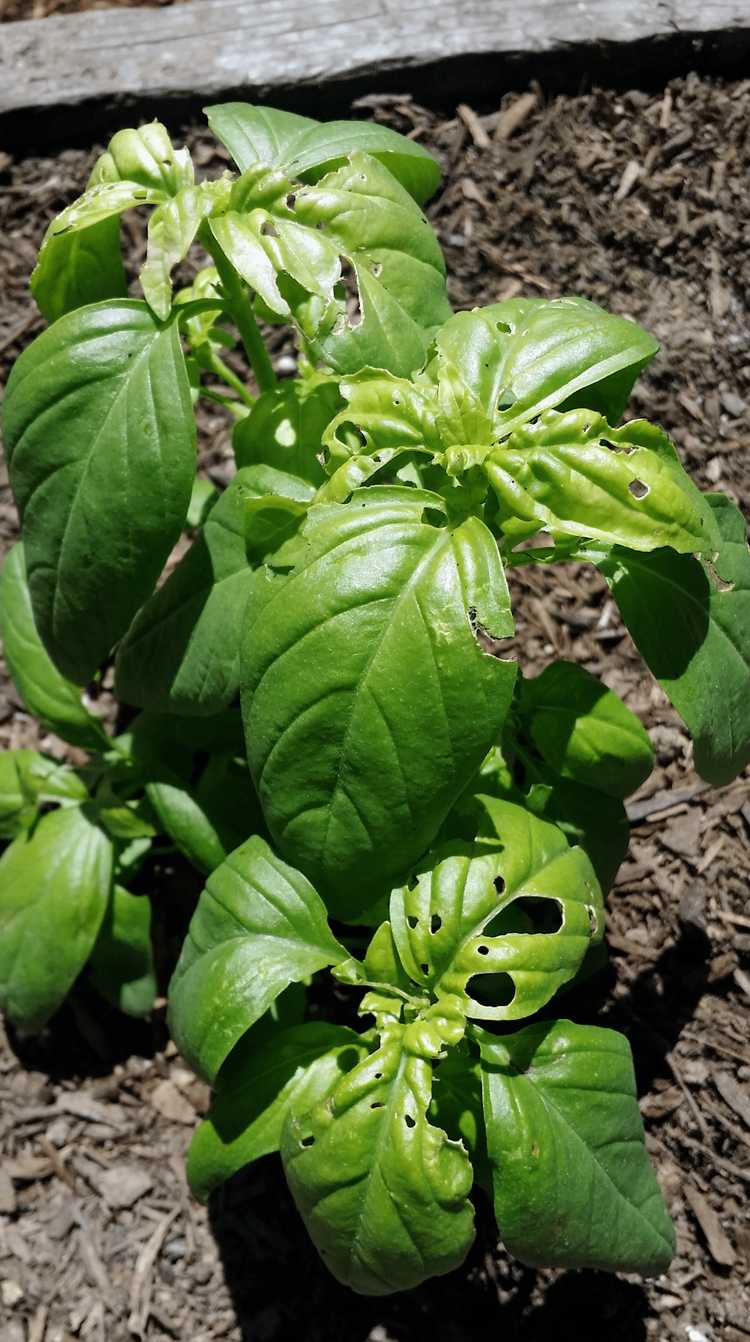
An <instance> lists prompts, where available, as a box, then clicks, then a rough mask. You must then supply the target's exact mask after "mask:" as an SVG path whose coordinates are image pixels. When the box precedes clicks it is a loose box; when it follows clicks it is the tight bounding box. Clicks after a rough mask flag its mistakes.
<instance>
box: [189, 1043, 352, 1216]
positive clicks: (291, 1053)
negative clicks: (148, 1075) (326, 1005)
mask: <svg viewBox="0 0 750 1342" xmlns="http://www.w3.org/2000/svg"><path fill="white" fill-rule="evenodd" d="M366 1052H367V1048H366V1046H365V1045H364V1044H363V1042H362V1040H361V1039H360V1036H359V1035H357V1034H355V1033H354V1031H353V1030H348V1029H346V1027H345V1026H343V1025H329V1024H327V1022H325V1021H308V1022H307V1023H306V1024H304V1025H292V1026H289V1027H287V1028H286V1029H283V1028H282V1029H276V1030H273V1031H272V1032H271V1033H269V1034H268V1036H267V1037H266V1038H261V1039H257V1038H256V1031H255V1030H251V1031H250V1033H249V1034H247V1035H246V1036H245V1037H244V1039H241V1040H240V1042H239V1043H238V1044H237V1045H236V1047H235V1048H234V1049H233V1051H232V1053H231V1055H230V1056H229V1057H228V1058H227V1061H226V1063H225V1064H224V1066H223V1067H222V1069H221V1071H220V1072H219V1075H218V1077H217V1078H216V1085H215V1087H214V1096H213V1102H212V1104H211V1109H210V1111H209V1113H208V1117H207V1118H206V1119H205V1121H204V1122H203V1123H201V1125H200V1127H199V1128H198V1130H197V1132H196V1134H195V1136H194V1137H193V1140H192V1142H191V1143H190V1150H189V1152H188V1160H187V1177H188V1183H189V1184H190V1187H191V1189H192V1191H193V1193H194V1194H195V1196H196V1197H197V1198H198V1199H199V1200H200V1201H201V1202H207V1201H208V1198H209V1197H210V1195H211V1193H212V1192H213V1190H214V1189H215V1188H216V1187H217V1186H218V1185H219V1184H222V1183H224V1181H225V1180H226V1179H230V1178H231V1177H232V1175H233V1174H236V1173H237V1171H238V1170H241V1169H242V1168H243V1166H245V1165H249V1164H251V1162H252V1161H254V1160H259V1159H260V1157H261V1156H267V1155H270V1154H271V1152H273V1151H278V1149H279V1146H280V1144H281V1130H282V1127H283V1125H284V1120H285V1118H286V1116H287V1114H288V1113H289V1112H290V1111H291V1110H292V1109H294V1110H295V1112H297V1113H305V1112H306V1111H307V1110H308V1109H311V1108H313V1107H314V1106H315V1105H316V1104H318V1103H319V1102H320V1101H321V1100H324V1099H325V1097H326V1095H327V1094H328V1093H329V1091H330V1090H332V1089H333V1087H334V1086H335V1084H336V1082H337V1081H339V1080H340V1079H341V1077H342V1074H344V1073H346V1072H348V1071H350V1070H351V1068H352V1067H353V1066H354V1065H355V1063H357V1062H359V1060H360V1059H361V1057H362V1056H363V1054H365V1053H366Z"/></svg>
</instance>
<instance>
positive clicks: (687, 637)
mask: <svg viewBox="0 0 750 1342" xmlns="http://www.w3.org/2000/svg"><path fill="white" fill-rule="evenodd" d="M706 497H707V501H708V505H709V506H710V508H711V511H712V513H713V516H714V518H715V521H716V525H717V528H718V531H719V536H720V540H719V544H718V546H717V553H716V555H715V558H714V563H713V565H705V564H701V563H699V561H698V560H697V559H691V558H690V557H689V556H687V555H676V554H674V553H673V552H672V551H671V550H659V551H657V552H656V553H654V554H650V555H638V554H633V553H631V552H629V551H627V550H624V549H621V548H620V547H617V548H615V549H613V550H612V551H611V552H610V553H609V555H607V556H606V557H604V558H599V559H597V562H598V565H599V568H600V569H601V570H602V572H603V574H604V576H605V578H606V579H607V582H608V583H609V586H610V588H611V591H612V595H613V596H614V598H615V600H616V602H617V604H618V606H619V608H620V612H621V614H622V617H623V619H624V621H625V624H626V625H627V627H628V630H629V631H630V633H631V634H632V637H633V640H634V642H635V644H636V647H637V648H638V650H639V652H640V653H641V654H642V656H643V657H644V658H645V660H646V662H647V664H648V666H649V669H650V670H651V671H652V673H653V674H654V676H656V679H657V680H658V681H659V684H660V685H661V686H662V688H663V689H664V691H665V693H666V694H667V695H668V696H669V698H670V700H671V701H672V703H673V704H674V706H675V708H676V709H677V712H678V713H680V715H681V716H682V717H683V719H684V721H685V724H686V726H687V728H688V730H689V731H690V734H691V735H692V737H693V741H694V749H695V767H696V768H697V770H698V772H699V773H700V774H701V776H702V777H703V778H705V779H707V780H708V782H710V783H713V784H714V785H716V786H722V785H723V784H724V783H728V782H730V781H731V779H733V778H735V777H736V776H737V774H739V773H741V772H742V770H743V769H744V768H745V766H746V765H747V764H748V763H750V553H748V546H747V538H746V537H747V529H746V525H745V520H744V518H743V516H742V514H741V513H740V511H739V509H738V508H736V507H735V505H734V504H733V503H732V502H731V501H730V500H729V499H728V498H726V497H725V496H724V495H722V494H709V495H707V496H706Z"/></svg>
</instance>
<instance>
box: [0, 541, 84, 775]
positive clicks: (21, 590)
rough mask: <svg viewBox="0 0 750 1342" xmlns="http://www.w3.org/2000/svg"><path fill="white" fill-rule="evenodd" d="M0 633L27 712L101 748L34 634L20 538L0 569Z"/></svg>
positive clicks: (76, 697) (73, 691) (77, 697)
mask: <svg viewBox="0 0 750 1342" xmlns="http://www.w3.org/2000/svg"><path fill="white" fill-rule="evenodd" d="M0 634H1V635H2V640H3V650H4V654H5V662H6V665H7V667H8V670H9V672H10V674H11V677H12V680H13V683H14V685H15V686H16V689H17V690H18V693H19V694H20V696H21V698H22V699H23V702H24V704H25V705H26V707H27V708H28V710H29V712H30V713H33V714H34V716H35V717H37V718H39V719H40V721H41V722H42V724H43V725H44V726H45V727H46V728H47V730H48V731H51V732H54V733H55V735H56V736H59V737H61V738H62V740H63V741H70V743H71V744H72V745H76V746H81V747H82V748H83V749H84V750H101V749H102V748H103V747H104V746H105V745H106V744H107V741H108V737H107V734H106V732H105V730H104V727H103V726H102V724H101V722H100V721H99V719H98V718H96V717H95V716H94V714H93V713H89V712H88V710H87V709H86V708H84V706H83V703H82V702H81V691H80V687H79V686H78V685H74V684H72V682H71V681H69V680H66V679H65V677H64V676H62V675H61V674H60V672H59V671H58V670H57V668H56V667H55V666H54V665H53V663H52V662H51V660H50V658H49V655H48V653H47V651H46V649H45V648H44V645H43V643H42V641H41V639H40V637H39V634H38V633H37V629H36V625H35V623H34V613H33V611H32V609H31V594H30V592H29V585H28V582H27V578H26V563H25V559H24V547H23V544H22V543H21V542H20V541H19V542H18V543H17V544H16V545H14V546H13V547H12V548H11V549H10V550H9V552H8V555H7V558H6V560H5V563H4V564H3V568H2V572H1V573H0ZM84 795H85V789H84Z"/></svg>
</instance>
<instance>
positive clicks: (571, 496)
mask: <svg viewBox="0 0 750 1342" xmlns="http://www.w3.org/2000/svg"><path fill="white" fill-rule="evenodd" d="M484 469H485V471H486V473H487V478H488V480H489V482H490V485H491V486H492V489H493V490H494V492H495V495H496V497H497V501H498V505H499V511H498V522H499V524H500V526H501V527H502V528H503V530H504V531H505V533H506V534H507V535H508V536H510V537H511V538H515V539H519V540H520V539H522V538H523V537H524V536H528V535H532V534H533V533H534V532H536V531H539V530H540V529H545V530H548V531H550V532H551V533H552V535H553V536H590V537H593V538H594V539H597V540H603V541H609V542H611V543H619V544H622V545H627V546H629V547H630V548H631V549H633V550H655V549H657V548H658V547H659V546H664V545H669V546H671V548H672V549H673V550H677V551H680V552H682V553H692V552H704V551H707V552H710V551H712V550H715V549H716V548H717V531H716V526H715V522H714V519H713V517H712V515H711V511H710V509H709V508H708V507H707V506H706V504H705V502H704V500H703V497H702V495H701V494H700V493H699V491H698V490H697V489H696V487H695V485H694V484H693V483H692V482H691V480H690V478H689V477H688V476H687V475H686V474H685V472H684V471H683V469H682V467H681V465H680V463H679V460H678V458H677V455H676V453H675V451H674V448H673V447H672V445H671V444H670V442H669V439H668V438H667V437H666V435H665V434H663V433H661V431H660V430H659V429H656V428H654V427H653V425H651V424H647V423H646V421H645V420H633V421H631V422H630V423H629V424H626V425H624V427H623V428H621V429H613V428H611V427H610V426H609V425H608V424H607V422H606V420H604V419H603V418H602V417H601V416H600V415H596V414H593V413H592V412H591V411H589V410H569V411H568V412H567V413H565V414H558V413H557V411H554V410H548V411H546V412H545V414H543V415H541V416H540V418H539V420H538V421H537V422H536V423H534V424H530V425H527V426H526V427H525V428H522V429H518V430H516V432H515V433H513V434H512V435H511V437H510V438H509V439H508V440H507V442H506V443H504V444H503V445H502V446H501V447H497V448H495V449H494V450H493V452H492V453H491V455H490V456H489V457H488V458H487V460H486V461H485V463H484Z"/></svg>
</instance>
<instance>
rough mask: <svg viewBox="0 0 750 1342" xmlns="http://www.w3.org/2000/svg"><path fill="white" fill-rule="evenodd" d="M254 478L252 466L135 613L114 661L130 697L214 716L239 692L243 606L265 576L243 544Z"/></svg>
mask: <svg viewBox="0 0 750 1342" xmlns="http://www.w3.org/2000/svg"><path fill="white" fill-rule="evenodd" d="M251 481H252V476H251V475H248V472H247V471H240V472H239V473H238V474H237V475H236V476H235V478H234V480H232V482H231V484H230V485H229V487H228V489H226V490H225V491H224V493H223V494H222V495H221V497H220V499H219V500H218V501H217V502H216V503H215V504H214V506H213V507H212V509H211V511H210V513H209V514H208V517H207V518H206V521H205V523H204V526H203V530H202V532H201V534H200V535H199V536H198V537H197V538H196V540H195V541H194V542H193V544H192V546H191V547H190V549H189V550H188V551H187V553H186V554H185V555H184V557H183V558H182V559H181V560H180V562H179V564H177V566H176V568H174V569H173V571H172V572H171V573H170V575H169V577H168V578H167V581H166V582H165V583H164V584H163V586H161V587H160V588H159V589H158V591H156V592H154V594H153V595H152V596H151V597H149V599H148V601H146V603H145V604H144V605H143V606H142V607H141V609H140V610H139V612H138V614H137V615H136V617H135V620H134V621H133V623H132V625H131V626H130V628H129V630H128V632H127V634H126V635H125V637H124V639H123V640H122V643H121V644H120V647H119V650H118V654H117V661H116V666H115V674H116V685H117V693H118V696H119V697H120V698H121V699H124V700H125V702H126V703H131V704H139V705H141V706H142V707H145V708H151V709H156V710H161V711H163V712H173V713H185V714H195V715H198V716H208V715H210V714H213V713H218V712H219V711H220V710H221V709H222V708H225V707H226V706H227V705H228V704H229V703H231V701H232V699H234V698H235V696H236V695H237V693H238V691H239V676H240V667H239V661H240V639H241V634H242V616H243V611H244V608H245V605H246V603H247V601H248V598H249V597H250V594H251V592H252V591H253V587H254V586H257V584H258V583H259V582H262V581H263V575H262V573H259V572H258V571H257V570H256V571H254V570H253V569H252V568H251V567H250V564H249V563H248V558H247V553H246V548H245V504H244V497H245V487H246V486H250V484H251Z"/></svg>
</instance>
